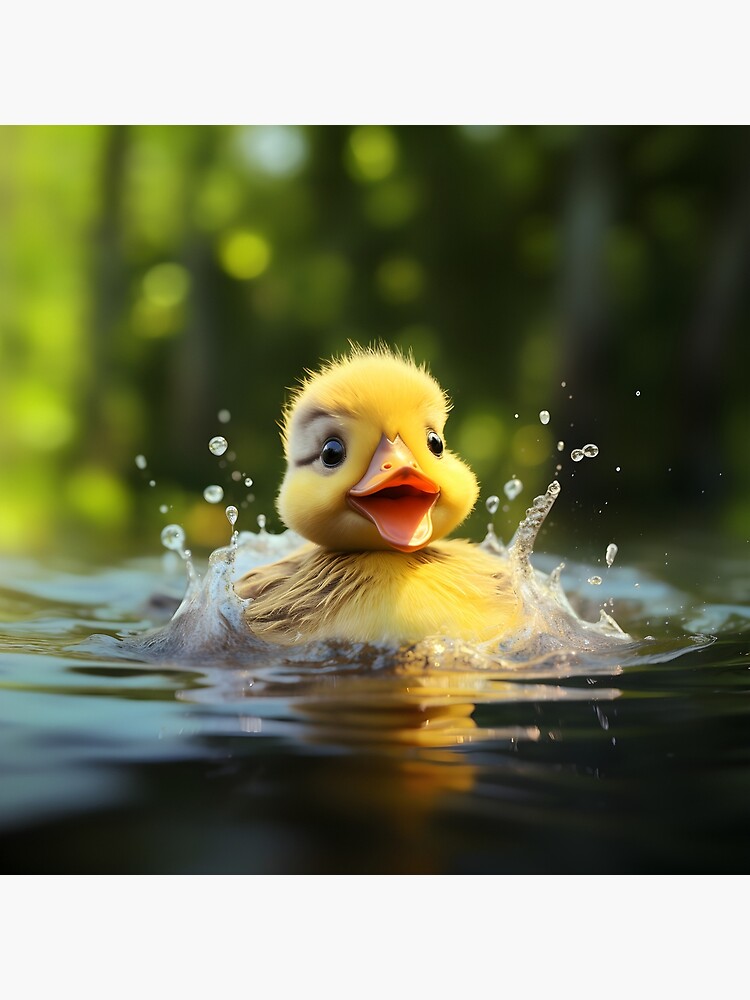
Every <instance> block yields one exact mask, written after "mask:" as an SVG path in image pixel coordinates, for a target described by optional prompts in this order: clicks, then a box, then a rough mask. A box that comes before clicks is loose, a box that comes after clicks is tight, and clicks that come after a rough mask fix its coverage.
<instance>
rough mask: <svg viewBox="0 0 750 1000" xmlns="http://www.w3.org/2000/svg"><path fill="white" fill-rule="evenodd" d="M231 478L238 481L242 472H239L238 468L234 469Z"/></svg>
mask: <svg viewBox="0 0 750 1000" xmlns="http://www.w3.org/2000/svg"><path fill="white" fill-rule="evenodd" d="M232 479H233V480H234V481H235V483H238V482H239V481H240V479H242V473H241V472H240V470H239V469H235V470H234V472H233V473H232Z"/></svg>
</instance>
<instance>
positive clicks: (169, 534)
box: [161, 524, 185, 552]
mask: <svg viewBox="0 0 750 1000" xmlns="http://www.w3.org/2000/svg"><path fill="white" fill-rule="evenodd" d="M161 544H162V545H163V546H164V548H165V549H171V550H172V552H182V551H183V550H184V548H185V532H184V531H183V529H182V528H181V527H180V525H179V524H168V525H167V526H166V527H165V528H162V530H161Z"/></svg>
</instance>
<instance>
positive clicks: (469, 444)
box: [454, 410, 507, 464]
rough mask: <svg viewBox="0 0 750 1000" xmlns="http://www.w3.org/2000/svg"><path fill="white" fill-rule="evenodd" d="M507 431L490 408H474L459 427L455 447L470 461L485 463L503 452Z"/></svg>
mask: <svg viewBox="0 0 750 1000" xmlns="http://www.w3.org/2000/svg"><path fill="white" fill-rule="evenodd" d="M506 441H507V431H506V429H505V424H504V423H503V421H502V420H501V419H500V417H499V416H498V415H497V414H496V413H493V412H491V411H488V410H474V411H473V412H471V413H469V414H468V415H467V416H466V417H464V419H463V420H462V421H461V423H460V424H459V427H458V434H457V437H456V446H455V449H454V450H456V451H457V452H458V454H459V455H461V457H462V458H465V459H466V460H467V461H468V462H470V463H471V462H477V463H480V464H481V463H484V462H488V461H489V460H490V459H493V458H496V457H497V456H498V455H499V454H501V453H502V452H503V451H504V449H505V445H506Z"/></svg>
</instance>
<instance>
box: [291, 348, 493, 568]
mask: <svg viewBox="0 0 750 1000" xmlns="http://www.w3.org/2000/svg"><path fill="white" fill-rule="evenodd" d="M449 409H450V403H449V401H448V398H447V396H446V394H445V393H444V392H443V390H442V389H441V388H440V386H439V385H438V383H437V382H436V381H435V379H434V378H433V377H432V376H431V375H430V374H429V373H428V372H427V371H426V369H425V368H424V367H420V366H418V365H417V364H415V362H414V361H413V359H411V358H407V357H404V356H402V355H400V354H396V353H393V352H391V351H390V350H388V349H387V348H383V347H381V348H369V349H366V350H365V349H362V348H357V347H355V348H352V351H351V353H350V354H348V355H346V356H345V357H342V358H338V359H336V360H334V361H332V362H330V363H328V364H327V365H325V366H324V367H323V368H322V369H321V370H320V371H318V372H309V373H308V376H307V378H306V379H305V380H304V381H303V383H302V385H301V387H300V388H299V389H298V390H297V391H296V392H295V393H294V395H293V396H292V398H291V400H290V402H289V404H288V406H287V407H286V409H285V411H284V414H283V417H282V420H281V429H282V440H283V442H284V453H285V456H286V459H287V470H286V474H285V476H284V481H283V483H282V485H281V490H280V492H279V496H278V500H277V508H278V511H279V514H280V516H281V518H282V520H283V521H284V522H285V523H286V524H287V525H288V527H290V528H292V529H293V530H294V531H296V532H297V533H298V534H300V535H302V536H303V537H305V538H307V539H309V540H310V541H311V542H315V543H316V544H318V545H321V546H323V547H324V548H328V549H335V550H343V551H359V550H376V549H386V550H387V549H396V550H399V551H402V552H414V551H416V550H417V549H421V548H424V546H426V545H429V544H430V542H433V541H436V540H437V539H439V538H443V537H444V536H445V535H447V534H448V533H449V532H450V531H452V530H453V529H454V528H455V527H456V526H457V525H459V524H460V523H461V522H462V521H463V520H464V518H465V517H466V516H467V515H468V514H469V512H470V511H471V509H472V508H473V506H474V504H475V503H476V500H477V496H478V494H479V486H478V484H477V480H476V478H475V476H474V473H473V472H472V471H471V469H470V468H469V467H468V466H467V465H466V464H465V463H464V462H462V461H461V459H460V458H458V457H457V456H456V455H454V454H453V453H452V452H451V451H449V450H448V448H446V446H445V442H444V439H443V431H444V427H445V422H446V419H447V417H448V411H449Z"/></svg>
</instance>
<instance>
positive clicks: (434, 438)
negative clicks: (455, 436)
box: [427, 431, 443, 458]
mask: <svg viewBox="0 0 750 1000" xmlns="http://www.w3.org/2000/svg"><path fill="white" fill-rule="evenodd" d="M427 447H428V448H429V449H430V451H431V452H432V454H433V455H434V456H435V458H440V456H441V455H442V454H443V439H442V438H441V437H440V435H439V434H438V433H437V432H436V431H428V432H427Z"/></svg>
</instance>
